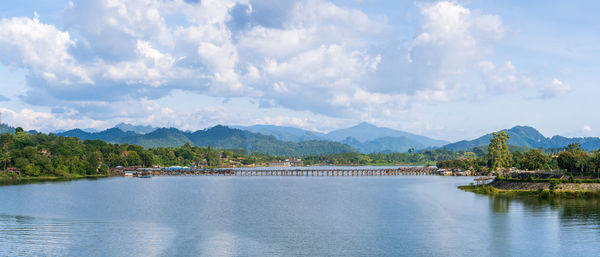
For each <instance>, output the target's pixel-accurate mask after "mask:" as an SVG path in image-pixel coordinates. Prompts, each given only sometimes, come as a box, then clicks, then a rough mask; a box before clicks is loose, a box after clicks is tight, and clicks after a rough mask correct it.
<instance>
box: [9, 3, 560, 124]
mask: <svg viewBox="0 0 600 257" xmlns="http://www.w3.org/2000/svg"><path fill="white" fill-rule="evenodd" d="M417 6H418V8H417V9H418V11H419V15H420V25H419V27H418V28H417V31H416V36H415V37H414V38H412V39H409V40H408V42H400V43H399V42H393V41H390V38H395V36H394V35H393V34H391V33H394V30H393V29H390V26H391V25H390V24H388V23H387V22H386V20H385V19H380V18H374V17H371V16H369V15H367V14H366V13H364V12H362V11H360V10H356V9H351V8H345V7H341V6H339V5H336V4H333V3H330V2H327V1H324V0H323V1H321V0H302V1H273V0H220V1H184V0H89V1H76V2H73V3H70V4H69V6H67V7H66V9H65V11H64V14H63V24H62V27H61V26H58V25H50V24H44V23H42V22H40V20H39V18H38V16H37V14H36V15H34V16H33V17H32V18H29V17H13V18H9V19H3V20H2V21H1V22H0V62H2V63H3V64H5V65H9V66H15V67H18V68H22V69H25V70H26V71H27V72H28V76H27V84H28V90H27V91H26V92H25V93H24V94H23V95H22V96H20V99H21V100H22V101H24V102H25V103H28V104H31V105H37V106H42V107H47V108H49V109H51V110H52V113H51V114H52V117H54V118H60V119H62V120H66V121H68V122H70V121H72V120H75V119H77V117H79V118H80V119H90V120H100V121H102V122H106V121H108V120H111V119H123V120H125V121H129V120H131V119H138V121H139V122H140V123H147V122H149V121H154V122H156V121H158V120H159V119H160V118H161V117H165V116H168V115H172V110H170V109H169V108H166V107H162V106H160V105H158V104H156V103H155V102H154V100H156V99H159V98H162V97H164V96H165V95H168V94H169V93H170V92H172V91H173V90H183V91H186V92H194V93H199V94H203V95H209V96H217V97H226V98H235V97H253V98H255V99H257V102H259V103H260V105H259V106H261V107H264V108H277V107H279V108H281V107H282V108H286V109H288V110H292V111H310V112H312V113H314V114H322V115H326V116H330V117H341V118H349V117H351V118H356V117H358V118H360V119H363V120H373V119H376V118H379V119H383V118H389V117H395V116H399V115H401V114H402V113H404V112H406V111H407V110H409V109H410V108H411V106H412V105H413V103H412V102H415V101H416V102H426V103H431V102H438V101H452V100H455V99H459V98H461V97H462V98H464V97H468V96H469V95H468V94H474V93H473V92H477V91H478V90H480V89H481V88H482V86H481V85H484V89H485V90H487V91H488V92H509V91H510V90H512V89H516V88H519V87H518V86H515V85H518V84H527V83H530V84H532V85H534V86H532V87H535V88H537V89H538V90H539V92H540V95H541V97H545V98H547V97H555V96H559V95H561V94H564V93H567V92H569V91H570V90H571V89H570V86H568V85H567V84H564V83H563V82H561V81H559V80H558V79H555V80H554V81H553V82H552V83H550V84H548V85H547V84H545V83H538V82H537V81H543V80H542V79H535V78H531V77H528V76H524V75H522V74H520V73H519V72H518V71H517V70H516V68H515V66H514V65H513V64H512V62H510V61H507V62H505V63H504V64H503V65H498V64H495V63H493V62H491V61H489V60H493V59H494V58H493V49H494V45H495V44H496V42H498V41H499V40H502V39H503V37H504V35H505V34H506V30H507V28H505V26H504V25H503V24H502V21H501V19H500V17H499V16H497V15H493V14H484V13H482V12H481V11H478V10H471V9H469V8H466V7H464V6H462V5H460V4H458V3H456V2H448V1H439V2H435V3H426V4H421V3H419V4H417ZM174 17H176V18H174ZM59 27H60V29H59ZM382 46H384V47H382ZM411 100H414V101H411ZM132 106H133V107H132ZM15 113H17V112H15ZM200 113H203V114H202V115H199V114H198V115H195V116H194V115H191V116H190V117H192V118H196V119H204V120H211V119H210V117H208V116H207V114H212V115H215V116H217V117H225V116H224V115H223V113H222V111H219V110H203V111H202V112H200ZM14 115H17V114H14ZM36 115H37V114H36ZM38 116H40V117H42V116H43V115H41V114H39V115H38ZM43 117H45V116H43ZM225 118H227V117H225ZM225 118H224V119H225ZM45 119H46V120H51V119H52V118H50V117H47V118H45ZM213 121H214V122H218V121H219V119H214V120H213ZM173 122H175V121H173ZM288 122H290V123H298V124H299V123H300V121H297V120H296V121H293V120H288ZM55 123H56V124H64V123H60V122H58V121H57V122H55Z"/></svg>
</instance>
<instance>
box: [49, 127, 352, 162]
mask: <svg viewBox="0 0 600 257" xmlns="http://www.w3.org/2000/svg"><path fill="white" fill-rule="evenodd" d="M57 135H60V136H71V137H78V138H80V139H82V140H86V139H100V140H103V141H106V142H110V143H118V144H136V145H141V146H143V147H147V148H150V147H159V146H162V147H175V146H181V145H183V144H185V143H186V142H190V143H191V144H192V145H196V146H212V147H219V148H223V149H245V150H247V151H249V152H259V153H264V154H269V155H286V156H307V155H320V154H324V155H327V154H334V153H344V152H355V151H356V150H355V149H353V148H352V147H350V146H348V145H345V144H342V143H337V142H330V141H319V140H310V141H302V142H290V141H282V140H278V139H277V138H275V137H274V136H267V135H262V134H259V133H253V132H249V131H245V130H240V129H233V128H229V127H226V126H220V125H219V126H215V127H212V128H209V129H205V130H198V131H196V132H193V133H192V132H184V131H181V130H178V129H175V128H160V129H156V130H155V131H153V132H150V133H148V134H140V133H136V132H132V131H128V132H124V131H123V130H121V129H119V128H111V129H108V130H105V131H101V132H97V133H88V132H85V131H82V130H80V129H74V130H69V131H66V132H63V133H59V134H57Z"/></svg>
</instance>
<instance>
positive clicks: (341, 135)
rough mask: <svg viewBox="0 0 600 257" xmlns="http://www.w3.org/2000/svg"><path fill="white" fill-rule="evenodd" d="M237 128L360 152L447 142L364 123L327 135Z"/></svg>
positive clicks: (401, 149) (284, 129)
mask: <svg viewBox="0 0 600 257" xmlns="http://www.w3.org/2000/svg"><path fill="white" fill-rule="evenodd" d="M237 128H240V129H243V130H247V131H252V132H255V133H261V134H264V135H272V136H274V137H276V138H277V139H280V140H285V141H294V142H302V141H306V140H330V141H335V142H340V143H344V144H348V145H350V146H352V147H354V148H356V149H358V150H359V151H360V152H362V153H373V152H406V151H408V149H410V148H414V149H424V148H429V147H439V146H442V145H445V144H447V143H449V142H448V141H444V140H436V139H432V138H429V137H426V136H421V135H416V134H412V133H408V132H404V131H399V130H394V129H390V128H383V127H377V126H374V125H371V124H369V123H366V122H363V123H360V124H358V125H356V126H354V127H350V128H346V129H340V130H335V131H332V132H329V133H328V134H324V133H319V132H313V131H308V130H303V129H299V128H293V127H283V126H274V125H254V126H249V127H243V126H237Z"/></svg>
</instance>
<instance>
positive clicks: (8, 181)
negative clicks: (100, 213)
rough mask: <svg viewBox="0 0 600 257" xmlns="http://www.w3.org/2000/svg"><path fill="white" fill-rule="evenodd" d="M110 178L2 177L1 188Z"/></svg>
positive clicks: (97, 176) (95, 176)
mask: <svg viewBox="0 0 600 257" xmlns="http://www.w3.org/2000/svg"><path fill="white" fill-rule="evenodd" d="M109 177H112V176H110V175H77V176H68V177H60V176H40V177H31V176H15V177H10V176H0V186H2V185H6V186H8V185H20V184H31V183H42V182H66V181H71V180H78V179H100V178H109Z"/></svg>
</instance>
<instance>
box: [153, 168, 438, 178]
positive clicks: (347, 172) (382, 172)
mask: <svg viewBox="0 0 600 257" xmlns="http://www.w3.org/2000/svg"><path fill="white" fill-rule="evenodd" d="M436 171H437V169H436V168H431V167H400V168H397V169H378V168H371V169H352V168H339V169H311V168H298V169H214V170H210V169H207V170H187V171H183V170H182V171H170V172H169V171H167V172H165V171H160V172H158V171H157V172H154V173H153V175H155V176H161V175H162V176H186V175H189V176H192V175H196V176H305V177H306V176H308V177H325V176H329V177H331V176H425V175H437V173H436Z"/></svg>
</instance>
